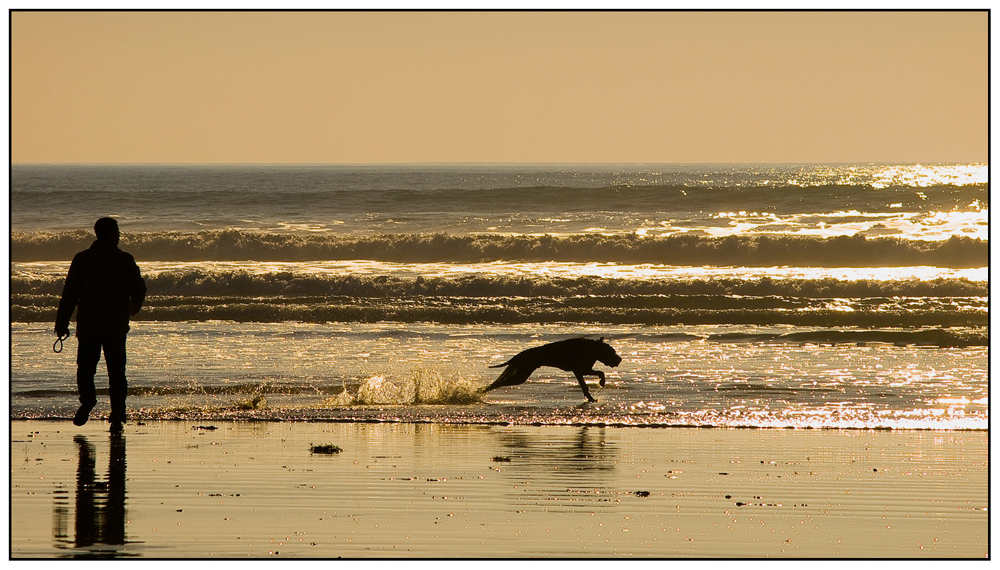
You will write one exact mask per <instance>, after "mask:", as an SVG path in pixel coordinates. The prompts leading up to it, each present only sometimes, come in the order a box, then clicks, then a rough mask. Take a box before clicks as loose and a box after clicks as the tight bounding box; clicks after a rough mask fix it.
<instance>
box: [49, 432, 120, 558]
mask: <svg viewBox="0 0 1000 570" xmlns="http://www.w3.org/2000/svg"><path fill="white" fill-rule="evenodd" d="M110 437H111V440H110V443H111V446H110V449H111V453H110V457H109V460H108V473H107V477H106V478H105V479H104V480H98V479H97V477H96V463H97V462H96V460H95V457H94V446H93V445H92V444H91V443H90V442H89V441H87V438H86V436H82V435H78V436H76V437H75V438H73V441H74V442H76V444H77V447H78V451H79V464H78V467H77V472H76V505H75V506H76V516H75V517H74V529H73V530H74V537H73V540H72V541H70V540H68V538H69V537H67V536H65V534H63V533H59V532H58V531H57V536H56V542H63V543H68V544H69V546H75V547H76V548H88V547H92V546H97V545H108V546H115V545H123V544H125V436H124V435H123V434H121V433H114V432H112V433H111V435H110ZM57 516H58V513H57ZM60 526H62V527H63V528H65V526H64V525H60V524H57V527H60ZM60 534H62V536H59V535H60ZM60 539H63V540H60ZM100 552H101V553H103V554H106V555H109V556H115V555H116V554H117V552H116V550H114V549H110V550H109V549H103V548H102V549H100ZM90 554H91V555H93V554H97V553H96V552H93V551H91V552H90Z"/></svg>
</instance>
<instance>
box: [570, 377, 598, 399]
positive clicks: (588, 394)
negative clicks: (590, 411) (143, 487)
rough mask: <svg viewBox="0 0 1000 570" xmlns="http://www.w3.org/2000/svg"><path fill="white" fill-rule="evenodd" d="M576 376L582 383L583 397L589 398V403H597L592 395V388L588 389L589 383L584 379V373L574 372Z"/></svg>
mask: <svg viewBox="0 0 1000 570" xmlns="http://www.w3.org/2000/svg"><path fill="white" fill-rule="evenodd" d="M573 374H576V381H577V382H579V383H580V389H581V390H583V395H584V396H586V397H587V401H589V402H596V401H597V400H596V399H594V397H593V396H591V395H590V388H587V382H586V381H585V380H584V379H583V373H582V372H574V373H573Z"/></svg>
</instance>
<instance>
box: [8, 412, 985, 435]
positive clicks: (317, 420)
mask: <svg viewBox="0 0 1000 570" xmlns="http://www.w3.org/2000/svg"><path fill="white" fill-rule="evenodd" d="M72 419H73V418H71V417H64V416H39V417H32V418H29V417H16V418H10V422H12V423H13V422H69V421H71V420H72ZM95 422H96V423H98V424H100V423H102V422H103V423H106V418H105V417H92V418H91V419H90V420H89V422H88V425H90V424H92V423H95ZM155 422H187V423H193V422H223V423H237V424H239V423H274V424H281V423H292V424H295V423H302V424H384V425H411V424H412V425H440V426H481V427H513V428H516V427H538V428H545V427H553V428H614V429H630V428H634V429H643V430H661V429H662V430H672V429H689V430H761V431H771V430H781V431H786V430H790V431H859V432H866V431H877V432H903V433H905V432H935V433H951V432H958V433H961V432H982V433H986V434H989V431H990V430H989V428H971V427H970V428H966V427H949V428H936V427H891V426H872V427H861V426H758V425H714V424H664V423H646V424H640V423H634V424H629V423H622V422H601V421H597V422H592V423H591V422H565V423H545V422H540V421H531V422H527V421H526V422H518V421H506V420H485V419H475V418H463V419H462V420H448V419H430V418H405V419H400V418H373V417H366V418H343V417H336V418H323V417H309V418H282V417H239V416H235V415H233V416H230V417H217V416H208V417H205V418H191V417H157V418H148V419H146V418H143V419H134V420H133V419H129V421H128V423H127V424H125V425H126V426H128V425H132V426H136V427H142V426H145V425H147V423H155Z"/></svg>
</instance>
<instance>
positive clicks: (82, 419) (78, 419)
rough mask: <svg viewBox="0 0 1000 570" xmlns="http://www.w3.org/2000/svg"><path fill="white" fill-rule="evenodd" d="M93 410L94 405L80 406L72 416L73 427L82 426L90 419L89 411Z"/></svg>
mask: <svg viewBox="0 0 1000 570" xmlns="http://www.w3.org/2000/svg"><path fill="white" fill-rule="evenodd" d="M93 409H94V404H80V409H78V410H77V411H76V415H75V416H73V425H75V426H82V425H83V424H85V423H87V420H89V419H90V410H93Z"/></svg>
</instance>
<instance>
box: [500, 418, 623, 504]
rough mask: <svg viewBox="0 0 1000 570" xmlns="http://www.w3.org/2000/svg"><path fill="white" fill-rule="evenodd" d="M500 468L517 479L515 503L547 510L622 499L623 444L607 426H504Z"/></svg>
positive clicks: (501, 440) (503, 473)
mask: <svg viewBox="0 0 1000 570" xmlns="http://www.w3.org/2000/svg"><path fill="white" fill-rule="evenodd" d="M498 439H499V440H500V444H501V446H502V447H501V449H502V451H501V453H500V454H499V455H498V456H497V457H495V458H494V461H495V465H496V467H495V470H496V471H498V472H499V473H500V474H501V475H502V476H504V477H505V478H507V479H509V480H512V481H514V482H515V485H514V492H513V493H508V498H509V500H510V501H511V502H512V504H517V505H520V506H523V507H529V509H530V508H531V507H542V508H544V509H545V510H546V511H553V510H556V511H562V510H567V509H568V510H576V509H593V508H595V507H606V506H610V504H613V503H615V502H616V501H618V500H619V499H618V495H619V494H620V493H619V489H617V487H616V485H615V483H616V476H617V473H616V470H617V459H618V452H619V450H618V448H617V445H616V444H615V443H614V442H613V441H608V439H607V437H606V433H605V429H604V428H588V427H583V428H580V429H579V430H578V431H577V432H576V433H575V437H573V438H571V439H570V438H567V439H553V438H551V437H546V435H545V434H543V433H539V432H529V431H522V430H504V431H501V432H500V433H499V434H498Z"/></svg>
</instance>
